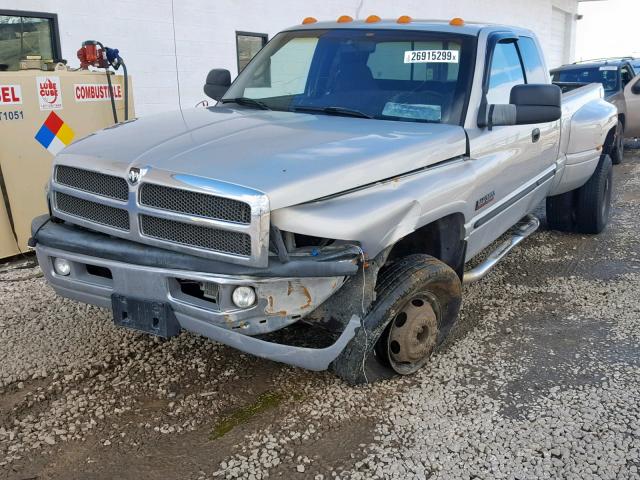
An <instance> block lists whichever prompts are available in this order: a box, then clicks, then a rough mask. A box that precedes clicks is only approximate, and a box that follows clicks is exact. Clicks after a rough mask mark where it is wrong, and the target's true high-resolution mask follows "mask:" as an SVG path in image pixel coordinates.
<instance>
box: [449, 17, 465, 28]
mask: <svg viewBox="0 0 640 480" xmlns="http://www.w3.org/2000/svg"><path fill="white" fill-rule="evenodd" d="M449 25H451V26H453V27H462V26H464V20H463V19H461V18H460V17H455V18H452V19H451V21H450V22H449Z"/></svg>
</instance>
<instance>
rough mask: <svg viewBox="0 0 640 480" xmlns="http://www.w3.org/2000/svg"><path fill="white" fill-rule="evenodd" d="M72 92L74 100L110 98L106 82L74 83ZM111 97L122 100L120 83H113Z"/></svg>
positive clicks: (97, 100) (92, 100) (85, 100)
mask: <svg viewBox="0 0 640 480" xmlns="http://www.w3.org/2000/svg"><path fill="white" fill-rule="evenodd" d="M73 92H74V95H75V98H76V102H104V101H107V100H111V93H110V92H109V85H107V84H106V83H104V84H101V83H83V84H75V85H74V86H73ZM113 98H114V99H116V100H122V85H118V84H115V85H113Z"/></svg>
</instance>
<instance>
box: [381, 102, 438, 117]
mask: <svg viewBox="0 0 640 480" xmlns="http://www.w3.org/2000/svg"><path fill="white" fill-rule="evenodd" d="M382 115H386V116H387V117H399V118H412V119H415V120H425V121H428V122H440V120H442V108H441V107H440V105H422V104H419V103H413V104H408V103H394V102H387V103H386V104H385V106H384V109H383V110H382Z"/></svg>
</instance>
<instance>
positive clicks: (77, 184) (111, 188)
mask: <svg viewBox="0 0 640 480" xmlns="http://www.w3.org/2000/svg"><path fill="white" fill-rule="evenodd" d="M55 179H56V182H57V183H59V184H60V185H65V186H67V187H71V188H75V189H77V190H82V191H84V192H89V193H94V194H96V195H100V196H101V197H108V198H113V199H115V200H122V201H123V202H126V201H127V200H128V198H129V186H128V185H127V181H126V180H125V179H124V178H119V177H114V176H112V175H105V174H103V173H98V172H92V171H90V170H83V169H81V168H75V167H68V166H66V165H58V166H57V167H56V174H55Z"/></svg>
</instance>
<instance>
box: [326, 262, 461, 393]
mask: <svg viewBox="0 0 640 480" xmlns="http://www.w3.org/2000/svg"><path fill="white" fill-rule="evenodd" d="M461 299H462V287H461V283H460V278H459V277H458V275H457V274H456V273H455V272H454V271H453V270H452V269H451V268H450V267H448V266H447V265H445V264H444V263H442V262H441V261H439V260H437V259H435V258H433V257H431V256H429V255H409V256H407V257H404V258H402V259H400V260H398V261H397V262H396V263H394V264H393V265H391V266H390V267H389V268H388V269H386V270H383V271H382V272H381V273H380V276H379V278H378V284H377V287H376V302H375V304H374V305H373V307H372V308H371V311H370V312H369V313H368V314H367V315H366V316H365V318H364V319H363V324H364V329H363V328H362V327H361V328H359V329H358V331H357V333H356V336H355V337H354V338H353V340H351V342H350V343H349V344H348V345H347V347H346V348H345V349H344V350H343V351H342V353H341V354H340V355H339V356H338V358H336V360H334V361H333V363H332V364H331V369H332V370H333V371H334V372H335V373H336V374H337V375H338V376H339V377H340V378H342V379H343V380H345V381H346V382H348V383H350V384H361V383H372V382H374V381H376V380H381V379H385V378H391V377H394V376H396V375H409V374H412V373H414V372H415V371H417V370H418V369H420V368H421V367H422V366H424V365H425V364H426V363H427V362H428V361H429V359H430V358H431V355H432V354H433V351H434V350H435V349H436V348H437V347H438V346H439V345H440V344H441V343H442V342H443V341H444V340H445V339H446V338H447V335H448V334H449V332H450V330H451V328H452V326H453V325H454V323H455V320H456V319H457V317H458V312H459V310H460V303H461Z"/></svg>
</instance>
